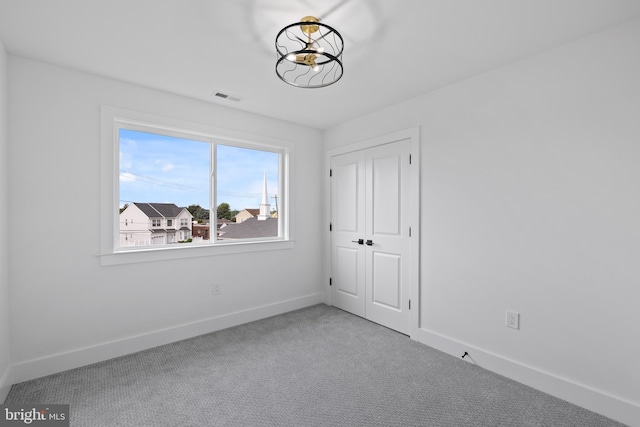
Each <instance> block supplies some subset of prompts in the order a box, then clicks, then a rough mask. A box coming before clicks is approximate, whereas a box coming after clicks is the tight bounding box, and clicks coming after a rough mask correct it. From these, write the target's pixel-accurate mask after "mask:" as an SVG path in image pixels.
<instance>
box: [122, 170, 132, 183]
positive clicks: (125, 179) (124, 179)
mask: <svg viewBox="0 0 640 427" xmlns="http://www.w3.org/2000/svg"><path fill="white" fill-rule="evenodd" d="M135 180H136V176H135V175H134V174H132V173H129V172H122V173H121V174H120V182H133V181H135Z"/></svg>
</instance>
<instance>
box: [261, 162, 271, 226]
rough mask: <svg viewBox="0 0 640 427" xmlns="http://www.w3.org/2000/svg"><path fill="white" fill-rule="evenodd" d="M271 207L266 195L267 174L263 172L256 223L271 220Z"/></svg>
mask: <svg viewBox="0 0 640 427" xmlns="http://www.w3.org/2000/svg"><path fill="white" fill-rule="evenodd" d="M270 211H271V205H270V204H269V196H268V195H267V172H266V171H265V172H264V182H263V184H262V202H261V203H260V214H259V215H258V221H264V220H265V219H267V218H271V214H270Z"/></svg>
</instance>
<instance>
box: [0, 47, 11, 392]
mask: <svg viewBox="0 0 640 427" xmlns="http://www.w3.org/2000/svg"><path fill="white" fill-rule="evenodd" d="M7 98H8V94H7V53H6V52H5V50H4V46H3V45H2V42H0V230H3V231H2V233H1V235H2V237H0V402H4V399H5V397H6V396H7V393H8V392H9V388H10V387H11V371H10V367H11V365H10V346H9V344H10V343H9V337H10V333H9V239H8V235H7V232H6V231H7V230H8V229H9V207H8V205H9V203H8V201H9V172H8V167H9V132H8V129H7V127H8V125H9V120H8V115H9V111H8V101H7Z"/></svg>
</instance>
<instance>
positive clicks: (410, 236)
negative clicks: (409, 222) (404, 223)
mask: <svg viewBox="0 0 640 427" xmlns="http://www.w3.org/2000/svg"><path fill="white" fill-rule="evenodd" d="M409 237H411V227H409Z"/></svg>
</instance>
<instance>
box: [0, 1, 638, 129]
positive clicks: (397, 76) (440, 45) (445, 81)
mask: <svg viewBox="0 0 640 427" xmlns="http://www.w3.org/2000/svg"><path fill="white" fill-rule="evenodd" d="M306 15H316V16H318V17H321V18H323V22H325V23H326V24H329V25H331V26H332V27H334V28H336V29H337V30H338V31H339V32H340V33H341V34H342V35H343V37H344V39H345V53H344V57H343V59H344V77H343V78H342V80H340V81H339V82H338V83H336V84H334V85H332V86H329V87H326V88H321V89H300V88H295V87H292V86H289V85H287V84H285V83H283V82H282V81H280V79H278V77H277V76H276V74H275V68H274V67H275V60H276V54H275V48H274V41H275V35H276V34H277V32H278V31H279V30H280V29H281V28H282V27H284V26H285V25H287V24H290V23H293V22H297V21H298V20H299V18H301V17H303V16H306ZM638 17H640V0H322V1H319V0H104V1H97V0H94V1H89V0H47V1H44V0H0V40H1V41H2V43H3V44H4V46H5V49H6V50H7V51H8V52H10V53H11V54H15V55H22V56H25V57H30V58H35V59H39V60H42V61H46V62H49V63H53V64H57V65H61V66H66V67H70V68H75V69H79V70H83V71H88V72H91V73H96V74H101V75H104V76H108V77H112V78H115V79H120V80H124V81H129V82H133V83H137V84H141V85H145V86H149V87H153V88H157V89H161V90H166V91H169V92H173V93H177V94H181V95H185V96H189V97H193V98H197V99H201V100H205V101H208V102H213V103H217V104H221V105H226V106H228V107H232V108H238V109H241V110H245V111H250V112H254V113H259V114H263V115H266V116H271V117H275V118H278V119H283V120H288V121H293V122H298V123H302V124H305V125H308V126H311V127H315V128H319V129H325V128H327V127H330V126H333V125H336V124H339V123H341V122H344V121H346V120H348V119H350V118H353V117H357V116H359V115H362V114H365V113H368V112H371V111H375V110H377V109H380V108H383V107H385V106H388V105H391V104H395V103H397V102H400V101H403V100H406V99H409V98H413V97H415V96H418V95H420V94H423V93H426V92H429V91H432V90H435V89H438V88H440V87H443V86H446V85H449V84H451V83H454V82H456V81H460V80H463V79H467V78H469V77H472V76H474V75H478V74H480V73H483V72H485V71H488V70H490V69H493V68H497V67H500V66H503V65H505V64H508V63H511V62H514V61H517V60H519V59H522V58H525V57H527V56H531V55H535V54H537V53H539V52H542V51H545V50H547V49H551V48H554V47H556V46H560V45H562V44H565V43H568V42H571V41H572V40H575V39H578V38H580V37H584V36H587V35H589V34H592V33H595V32H598V31H601V30H603V29H606V28H609V27H612V26H615V25H618V24H621V23H623V22H626V21H629V20H632V19H637V18H638ZM215 91H222V92H226V93H229V94H231V95H235V96H237V97H240V98H242V101H240V102H233V101H228V100H222V99H219V98H214V97H213V96H212V93H214V92H215Z"/></svg>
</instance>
